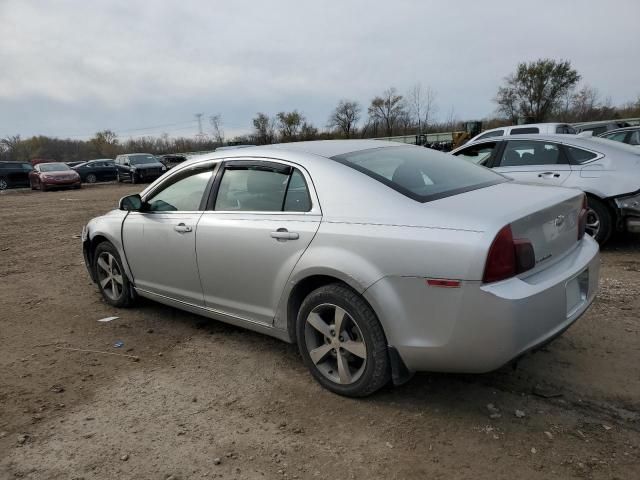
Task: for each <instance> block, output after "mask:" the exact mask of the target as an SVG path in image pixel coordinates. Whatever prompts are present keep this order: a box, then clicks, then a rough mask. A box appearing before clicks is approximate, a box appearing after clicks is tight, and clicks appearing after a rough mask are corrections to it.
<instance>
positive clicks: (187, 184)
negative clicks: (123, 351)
mask: <svg viewBox="0 0 640 480" xmlns="http://www.w3.org/2000/svg"><path fill="white" fill-rule="evenodd" d="M212 174H213V172H212V171H211V170H208V171H204V172H203V171H198V172H190V174H189V175H188V176H186V177H184V178H182V179H180V180H178V181H176V182H175V183H172V184H171V185H169V186H168V187H166V188H165V189H163V190H162V191H161V192H160V193H158V194H156V195H154V196H153V197H152V198H151V199H150V200H148V201H147V205H148V206H147V209H146V211H150V212H195V211H198V210H200V203H201V202H202V196H203V195H204V192H205V191H206V189H207V184H208V183H209V180H210V179H211V175H212Z"/></svg>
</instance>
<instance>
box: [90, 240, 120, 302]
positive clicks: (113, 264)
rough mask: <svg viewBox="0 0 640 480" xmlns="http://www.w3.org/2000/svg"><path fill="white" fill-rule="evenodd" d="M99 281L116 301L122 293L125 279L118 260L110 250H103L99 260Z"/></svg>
mask: <svg viewBox="0 0 640 480" xmlns="http://www.w3.org/2000/svg"><path fill="white" fill-rule="evenodd" d="M96 270H97V273H98V282H99V284H100V288H102V291H103V292H104V293H105V295H106V296H107V297H109V298H110V299H111V300H113V301H114V302H115V301H117V300H118V299H119V298H120V296H121V295H122V291H123V290H124V281H123V279H122V270H121V269H120V264H119V263H118V260H116V258H115V257H114V256H113V255H111V254H110V253H109V252H102V253H101V254H100V256H98V262H97V269H96Z"/></svg>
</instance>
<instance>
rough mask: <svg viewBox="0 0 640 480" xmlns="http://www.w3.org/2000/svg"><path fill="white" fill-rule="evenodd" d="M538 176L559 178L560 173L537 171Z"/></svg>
mask: <svg viewBox="0 0 640 480" xmlns="http://www.w3.org/2000/svg"><path fill="white" fill-rule="evenodd" d="M538 177H540V178H560V174H559V173H553V172H544V173H539V174H538Z"/></svg>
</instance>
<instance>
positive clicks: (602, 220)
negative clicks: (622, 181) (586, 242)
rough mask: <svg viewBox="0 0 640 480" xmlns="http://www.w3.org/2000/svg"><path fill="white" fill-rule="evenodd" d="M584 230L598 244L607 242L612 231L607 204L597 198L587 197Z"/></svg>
mask: <svg viewBox="0 0 640 480" xmlns="http://www.w3.org/2000/svg"><path fill="white" fill-rule="evenodd" d="M586 231H587V233H588V234H589V235H591V236H592V237H593V239H594V240H595V241H596V242H598V243H599V244H600V245H604V244H605V243H607V241H608V240H609V238H610V237H611V234H612V233H613V219H612V216H611V212H610V211H609V209H608V208H607V206H606V205H605V204H604V203H603V202H602V201H600V200H599V199H597V198H595V197H592V196H588V197H587V228H586Z"/></svg>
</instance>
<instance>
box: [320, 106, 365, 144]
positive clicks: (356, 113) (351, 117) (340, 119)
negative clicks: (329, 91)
mask: <svg viewBox="0 0 640 480" xmlns="http://www.w3.org/2000/svg"><path fill="white" fill-rule="evenodd" d="M360 110H361V109H360V104H359V103H358V102H356V101H355V100H340V102H338V106H337V107H336V108H335V110H334V111H333V112H332V113H331V116H330V117H329V122H328V126H329V127H330V128H339V129H340V130H341V131H342V133H343V134H344V136H345V137H346V138H351V134H352V133H353V130H354V129H355V127H356V124H357V123H358V120H360Z"/></svg>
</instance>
